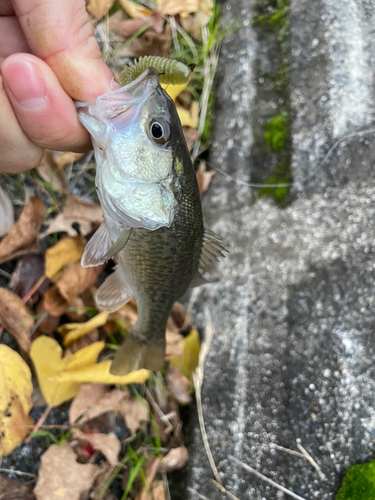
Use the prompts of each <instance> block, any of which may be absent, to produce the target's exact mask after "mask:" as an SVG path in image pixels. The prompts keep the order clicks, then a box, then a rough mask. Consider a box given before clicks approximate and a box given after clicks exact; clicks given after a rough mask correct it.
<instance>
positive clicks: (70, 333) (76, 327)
mask: <svg viewBox="0 0 375 500" xmlns="http://www.w3.org/2000/svg"><path fill="white" fill-rule="evenodd" d="M108 315H109V313H107V312H101V313H99V314H97V315H96V316H95V317H94V318H92V319H90V320H89V321H86V323H66V324H65V325H61V326H59V328H58V329H57V331H58V332H59V333H60V334H61V335H63V337H64V346H65V347H67V346H68V345H69V344H71V343H72V342H74V341H75V340H78V339H80V338H81V337H84V336H85V335H86V334H87V333H90V332H91V331H92V330H94V329H95V328H99V326H103V325H105V324H106V323H107V319H108Z"/></svg>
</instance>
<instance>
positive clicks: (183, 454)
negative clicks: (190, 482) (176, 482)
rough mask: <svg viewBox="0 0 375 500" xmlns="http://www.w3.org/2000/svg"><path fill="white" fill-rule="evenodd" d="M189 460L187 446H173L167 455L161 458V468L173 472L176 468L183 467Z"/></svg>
mask: <svg viewBox="0 0 375 500" xmlns="http://www.w3.org/2000/svg"><path fill="white" fill-rule="evenodd" d="M188 460H189V452H188V450H187V448H186V447H185V446H179V447H178V448H172V449H171V450H170V451H169V452H168V453H167V454H166V455H165V457H163V458H162V459H161V462H160V465H159V470H160V471H164V472H172V471H173V470H176V469H182V467H184V466H185V465H186V464H187V461H188Z"/></svg>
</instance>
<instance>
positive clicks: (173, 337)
mask: <svg viewBox="0 0 375 500" xmlns="http://www.w3.org/2000/svg"><path fill="white" fill-rule="evenodd" d="M165 337H166V342H167V346H166V348H165V358H166V359H167V360H169V359H171V358H178V357H180V356H183V354H184V347H185V341H184V337H183V336H182V335H181V334H180V333H178V332H174V331H172V330H167V331H166V332H165Z"/></svg>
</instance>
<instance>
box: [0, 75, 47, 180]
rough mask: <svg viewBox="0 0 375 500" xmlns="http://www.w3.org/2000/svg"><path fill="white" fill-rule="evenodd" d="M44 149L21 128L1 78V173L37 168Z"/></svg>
mask: <svg viewBox="0 0 375 500" xmlns="http://www.w3.org/2000/svg"><path fill="white" fill-rule="evenodd" d="M42 155H43V149H42V148H40V147H39V146H37V145H36V144H33V143H32V142H31V141H30V140H29V139H28V138H27V137H26V135H25V133H24V132H23V130H22V128H21V127H20V125H19V123H18V121H17V118H16V116H15V114H14V112H13V109H12V106H11V105H10V103H9V101H8V98H7V95H6V93H5V91H4V87H3V82H2V79H1V76H0V171H2V172H12V173H18V172H23V171H25V170H29V169H30V168H34V167H36V166H37V165H38V164H39V163H40V160H41V158H42Z"/></svg>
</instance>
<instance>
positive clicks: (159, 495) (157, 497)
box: [151, 481, 167, 500]
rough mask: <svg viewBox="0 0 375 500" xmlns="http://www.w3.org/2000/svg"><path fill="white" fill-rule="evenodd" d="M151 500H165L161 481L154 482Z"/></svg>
mask: <svg viewBox="0 0 375 500" xmlns="http://www.w3.org/2000/svg"><path fill="white" fill-rule="evenodd" d="M151 498H152V500H166V498H167V497H166V496H165V489H164V483H163V481H154V482H153V483H152V490H151Z"/></svg>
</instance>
